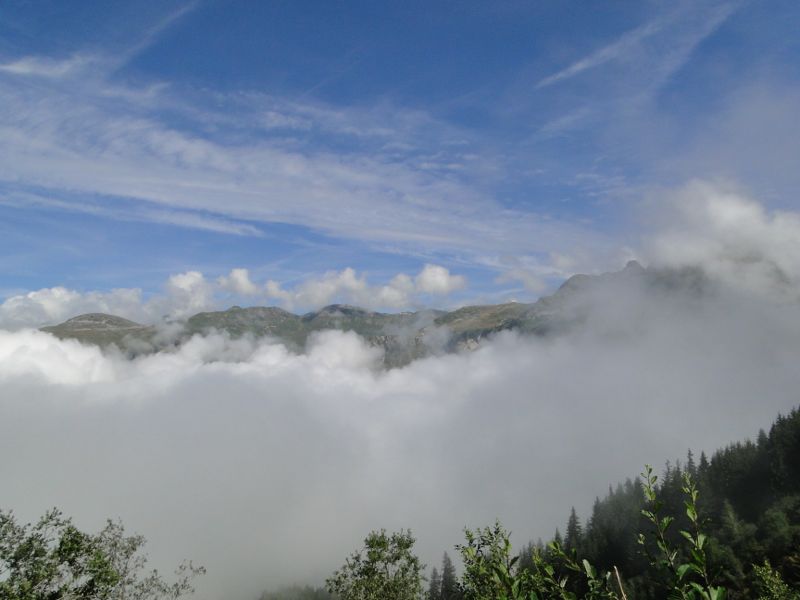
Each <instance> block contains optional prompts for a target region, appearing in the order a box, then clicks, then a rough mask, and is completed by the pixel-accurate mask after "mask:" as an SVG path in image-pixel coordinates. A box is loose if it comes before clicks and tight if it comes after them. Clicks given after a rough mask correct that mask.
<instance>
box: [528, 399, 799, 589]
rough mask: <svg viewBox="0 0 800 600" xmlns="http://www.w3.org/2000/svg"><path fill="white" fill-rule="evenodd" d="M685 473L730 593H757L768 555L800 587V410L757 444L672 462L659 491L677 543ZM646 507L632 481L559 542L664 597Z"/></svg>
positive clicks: (713, 560)
mask: <svg viewBox="0 0 800 600" xmlns="http://www.w3.org/2000/svg"><path fill="white" fill-rule="evenodd" d="M685 473H688V474H689V475H690V476H691V477H692V478H693V479H694V480H695V481H696V483H697V488H698V492H699V501H698V510H699V515H700V518H701V520H705V523H706V524H705V527H704V530H705V533H707V534H708V535H709V537H710V540H709V543H708V546H707V552H708V557H709V563H710V572H711V573H712V575H713V576H714V577H715V580H716V581H717V583H719V584H721V585H724V586H726V587H727V588H728V589H729V597H732V598H738V597H740V598H751V597H756V596H757V595H758V593H757V590H756V589H755V575H756V574H755V573H754V566H758V565H762V564H763V563H764V561H765V560H768V561H769V563H770V564H771V565H772V566H773V567H774V568H775V569H776V570H777V571H778V572H779V573H780V574H781V576H782V578H783V579H784V580H785V581H786V582H787V583H788V584H789V585H790V586H792V587H794V588H800V411H798V410H797V409H795V410H793V411H792V412H790V413H789V414H788V415H787V416H779V417H778V418H777V420H776V421H775V423H774V424H773V425H772V427H771V428H770V430H769V433H766V432H764V431H761V432H759V434H758V437H757V438H756V441H755V442H753V441H750V440H748V441H745V442H737V443H733V444H731V445H729V446H728V447H726V448H723V449H721V450H718V451H717V452H715V453H714V455H713V456H712V457H711V459H710V460H709V459H708V458H707V457H706V456H705V454H701V455H700V457H699V459H697V460H696V459H695V457H694V456H693V454H692V453H691V451H690V452H689V454H688V456H687V457H686V459H685V461H684V462H676V463H675V464H669V463H668V464H667V465H666V468H665V471H664V473H663V474H662V476H661V478H660V482H659V485H658V495H659V498H660V499H661V500H662V501H663V502H664V509H663V511H664V513H666V514H669V515H674V516H675V517H676V522H675V524H673V525H672V527H671V528H670V531H669V532H668V536H669V538H670V540H671V542H672V543H673V544H675V545H679V542H680V534H679V531H680V530H686V529H688V526H689V523H688V522H687V516H686V514H685V509H684V503H683V502H684V495H683V492H682V489H681V488H682V485H683V478H684V474H685ZM646 504H647V503H646V498H645V492H644V489H643V485H642V479H641V478H634V479H629V480H627V481H626V482H625V483H624V484H619V485H617V486H616V488H615V489H612V488H609V491H608V494H607V496H606V497H605V498H603V499H600V498H598V499H596V500H595V503H594V508H593V510H592V514H591V516H590V517H589V518H588V520H587V521H586V523H585V526H582V525H581V522H580V520H579V519H578V517H577V516H576V514H575V512H574V510H573V511H572V513H571V514H570V515H569V517H568V519H567V524H566V529H565V530H564V532H563V535H562V533H561V532H559V531H557V532H556V541H559V542H562V543H563V545H564V547H565V548H566V549H568V550H572V549H574V550H576V552H577V554H578V556H581V557H585V558H586V559H587V560H589V562H591V563H592V564H593V565H594V566H595V567H597V568H598V569H600V570H611V569H613V567H614V566H616V567H617V568H618V569H619V570H620V572H621V573H623V574H624V575H625V578H626V581H627V584H628V586H629V587H630V588H631V589H630V591H629V597H635V598H659V597H663V596H662V595H660V592H659V590H660V589H661V588H662V584H663V583H664V582H663V581H659V580H658V578H657V577H655V576H654V573H653V571H652V570H651V569H650V568H649V567H650V565H649V562H648V560H647V557H646V556H645V555H644V554H643V552H642V546H641V545H640V544H639V543H638V541H637V539H638V538H637V536H638V534H639V533H640V532H646V531H648V529H649V522H648V520H647V518H646V517H645V516H643V515H642V509H643V508H645V505H646ZM537 545H539V544H533V543H532V544H529V546H528V547H527V548H526V549H525V551H523V552H522V553H521V564H523V565H530V556H531V554H532V552H533V550H535V549H536V546H537ZM541 549H542V550H544V548H543V546H542V547H541ZM545 552H546V550H545Z"/></svg>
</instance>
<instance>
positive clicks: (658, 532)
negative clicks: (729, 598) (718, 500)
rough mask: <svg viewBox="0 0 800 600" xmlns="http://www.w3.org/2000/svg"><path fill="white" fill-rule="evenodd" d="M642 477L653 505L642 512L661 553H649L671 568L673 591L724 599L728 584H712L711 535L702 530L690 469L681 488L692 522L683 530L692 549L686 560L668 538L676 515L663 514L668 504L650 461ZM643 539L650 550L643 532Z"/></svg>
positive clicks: (690, 596)
mask: <svg viewBox="0 0 800 600" xmlns="http://www.w3.org/2000/svg"><path fill="white" fill-rule="evenodd" d="M642 479H643V480H644V493H645V497H646V498H647V500H648V501H649V503H650V506H649V507H647V508H644V509H642V514H643V515H644V516H645V517H646V518H647V520H648V521H650V523H651V524H652V525H653V535H654V537H655V541H656V546H657V548H658V551H659V552H658V554H649V556H650V560H651V564H652V565H653V566H656V567H661V568H665V569H667V570H668V571H669V572H670V574H671V578H672V582H671V595H673V596H675V597H678V598H685V599H691V600H694V599H698V600H722V599H723V598H725V595H726V590H725V588H723V587H721V586H714V585H712V584H711V577H710V575H709V571H708V559H707V555H706V542H707V541H708V536H707V535H706V534H704V533H702V532H701V531H700V529H701V520H700V517H699V516H698V513H697V497H698V494H699V492H698V491H697V486H696V485H695V483H694V481H693V480H692V478H691V476H690V475H689V473H688V472H687V473H684V474H683V486H682V488H681V489H682V491H683V493H684V494H685V495H686V499H685V500H684V507H685V510H686V516H687V517H688V519H689V523H690V528H689V530H688V531H687V530H681V531H680V535H681V536H682V537H683V538H684V540H685V541H686V543H687V545H688V553H684V555H686V559H685V560H681V554H680V553H679V550H678V549H676V548H675V547H673V546H672V544H671V543H670V541H669V540H668V538H667V531H668V530H669V528H670V526H671V525H672V523H673V522H674V521H675V518H674V517H672V516H661V515H662V513H663V510H662V509H663V506H664V504H663V502H662V501H661V500H660V499H659V498H658V496H657V494H656V482H657V480H658V476H657V475H655V474H653V469H652V467H650V466H649V465H647V466H645V472H644V473H642ZM639 543H640V544H641V545H642V547H643V548H645V550H646V551H647V552H648V553H649V550H648V546H647V542H646V539H645V537H644V535H642V534H640V537H639Z"/></svg>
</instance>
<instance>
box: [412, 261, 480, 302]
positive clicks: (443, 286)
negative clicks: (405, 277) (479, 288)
mask: <svg viewBox="0 0 800 600" xmlns="http://www.w3.org/2000/svg"><path fill="white" fill-rule="evenodd" d="M414 284H415V286H416V289H417V291H419V292H423V293H426V294H436V295H446V294H450V293H452V292H454V291H455V290H460V289H463V288H464V287H465V286H466V285H467V281H466V279H465V278H464V277H463V276H462V275H451V274H450V271H448V270H447V269H445V268H444V267H441V266H439V265H425V267H424V268H423V269H422V271H421V272H420V274H419V275H417V276H416V278H415V279H414Z"/></svg>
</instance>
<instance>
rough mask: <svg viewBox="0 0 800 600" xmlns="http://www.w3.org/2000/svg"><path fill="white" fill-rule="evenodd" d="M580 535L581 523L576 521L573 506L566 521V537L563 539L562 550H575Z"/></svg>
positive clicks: (581, 532) (576, 516) (578, 543)
mask: <svg viewBox="0 0 800 600" xmlns="http://www.w3.org/2000/svg"><path fill="white" fill-rule="evenodd" d="M582 534H583V530H582V529H581V522H580V521H579V520H578V515H577V514H576V513H575V507H574V506H573V507H572V510H571V511H570V513H569V520H568V521H567V535H566V537H565V538H564V548H565V549H566V550H577V549H578V546H579V545H580V543H581V536H582Z"/></svg>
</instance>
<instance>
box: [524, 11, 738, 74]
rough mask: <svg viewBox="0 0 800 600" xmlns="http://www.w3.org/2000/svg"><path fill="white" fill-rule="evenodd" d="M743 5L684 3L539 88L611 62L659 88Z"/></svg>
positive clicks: (589, 56) (628, 32)
mask: <svg viewBox="0 0 800 600" xmlns="http://www.w3.org/2000/svg"><path fill="white" fill-rule="evenodd" d="M740 6H741V2H725V3H719V4H711V5H708V4H702V3H681V4H679V5H678V6H677V7H674V8H671V9H670V10H669V11H668V12H667V13H665V14H662V15H659V16H657V17H655V18H653V19H652V20H650V21H648V22H646V23H644V24H643V25H640V26H639V27H636V28H635V29H632V30H630V31H627V32H625V33H623V34H622V35H621V36H620V37H618V38H617V39H616V40H614V41H613V42H611V43H609V44H607V45H606V46H603V47H602V48H600V49H598V50H595V51H594V52H592V53H590V54H588V55H587V56H584V57H583V58H580V59H579V60H577V61H575V62H573V63H572V64H570V65H569V66H567V67H565V68H564V69H562V70H560V71H558V72H556V73H554V74H552V75H549V76H547V77H545V78H544V79H541V80H540V81H539V83H537V84H536V87H537V88H540V89H541V88H545V87H548V86H551V85H554V84H557V83H560V82H563V81H566V80H568V79H571V78H573V77H577V76H579V75H581V74H582V73H584V72H586V71H589V70H592V69H596V68H598V67H602V66H604V65H607V64H610V63H614V64H617V65H621V66H622V68H623V69H629V70H633V71H635V72H636V73H635V74H636V75H637V76H640V77H641V76H643V81H647V80H648V79H649V80H650V84H649V86H648V87H651V86H654V87H657V86H659V85H661V84H662V83H663V82H664V81H666V79H667V78H669V76H670V75H672V74H673V73H675V72H676V71H678V70H679V69H680V68H681V67H682V66H683V65H684V64H685V63H686V61H687V60H688V58H689V57H690V56H691V53H692V52H693V51H694V49H695V48H696V47H697V45H698V44H699V43H701V42H702V41H703V40H704V39H705V38H706V37H708V36H709V35H711V34H712V33H713V32H714V31H715V30H716V29H717V28H718V27H719V26H720V25H721V24H722V23H724V22H725V21H726V20H727V19H728V17H730V16H731V15H732V14H733V13H734V12H735V11H736V10H737V9H738V8H739V7H740Z"/></svg>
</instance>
